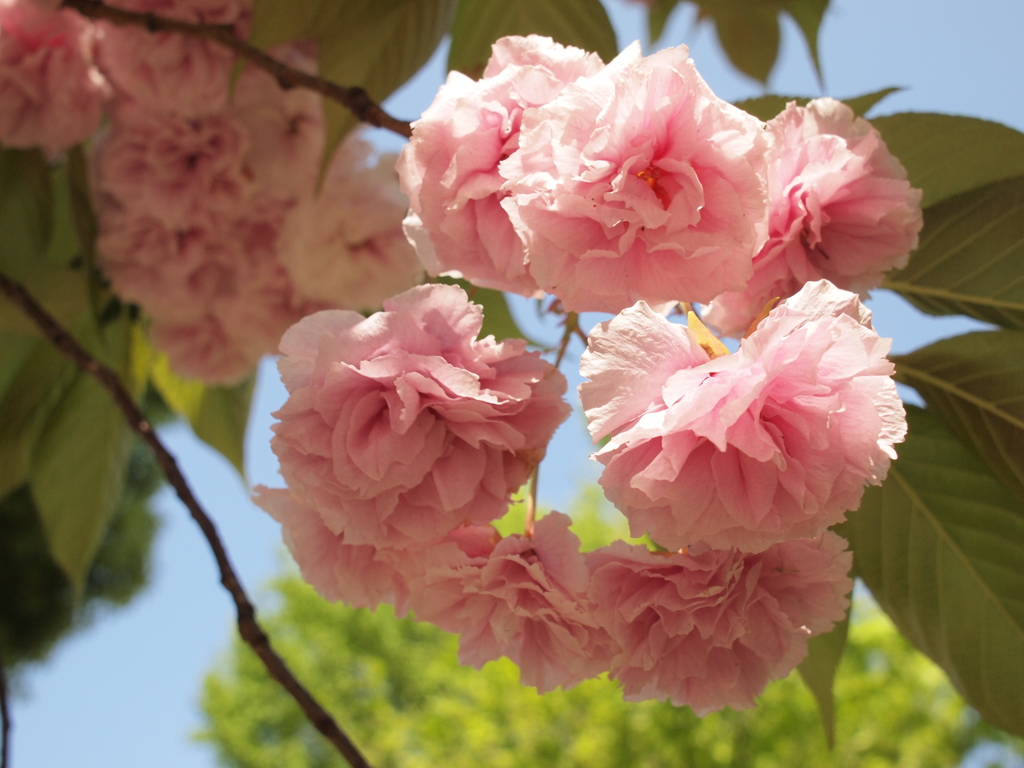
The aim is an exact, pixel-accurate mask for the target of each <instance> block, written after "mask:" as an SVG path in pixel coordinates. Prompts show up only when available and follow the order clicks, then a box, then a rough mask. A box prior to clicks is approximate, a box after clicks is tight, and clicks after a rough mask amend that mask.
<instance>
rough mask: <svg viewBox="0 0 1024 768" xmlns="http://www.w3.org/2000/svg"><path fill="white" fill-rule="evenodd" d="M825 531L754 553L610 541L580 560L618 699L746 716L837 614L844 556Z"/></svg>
mask: <svg viewBox="0 0 1024 768" xmlns="http://www.w3.org/2000/svg"><path fill="white" fill-rule="evenodd" d="M845 548H846V541H845V540H843V539H842V538H840V537H839V536H836V535H835V534H834V533H831V532H830V531H826V532H825V533H823V534H821V535H820V536H819V537H817V538H814V539H794V540H790V541H786V542H782V543H780V544H775V545H773V546H771V547H770V548H768V549H767V550H765V551H764V552H761V553H759V554H749V553H743V552H739V551H737V550H714V549H707V548H706V547H704V548H700V550H699V551H697V550H695V551H693V552H691V553H687V554H673V553H667V552H649V551H648V550H647V549H646V547H642V546H630V545H628V544H626V543H625V542H622V541H617V542H615V543H614V544H612V545H611V546H609V547H604V548H603V549H599V550H595V551H594V552H590V553H587V554H586V555H584V557H585V558H586V562H587V566H588V567H589V568H590V571H591V582H590V589H589V591H588V598H589V600H590V602H591V604H592V605H593V606H594V611H595V614H596V616H597V617H598V619H599V620H600V621H601V622H602V624H603V625H604V626H605V627H607V628H608V631H609V632H610V634H611V635H612V637H613V638H614V640H615V641H616V642H617V643H618V644H619V646H620V647H621V650H620V651H619V652H618V653H617V654H616V655H615V657H614V658H613V659H612V662H611V677H612V678H614V679H616V680H618V681H619V682H620V683H621V684H622V687H623V693H624V698H625V699H626V700H627V701H643V700H645V699H665V698H668V699H670V700H671V701H672V703H673V704H675V705H676V706H684V705H688V706H690V707H692V708H693V710H694V711H695V712H696V713H697V714H698V715H701V716H703V715H705V714H707V713H708V712H713V711H715V710H719V709H721V708H722V707H727V706H728V707H732V708H733V709H747V708H750V707H753V706H754V697H755V696H757V695H758V694H760V693H761V691H762V690H764V687H765V686H766V685H767V684H768V683H769V682H770V681H771V680H777V679H779V678H782V677H785V676H786V675H787V674H789V672H790V671H791V670H792V669H793V668H794V667H795V666H796V665H797V664H798V663H800V661H802V660H803V658H804V657H805V656H806V655H807V639H808V638H809V637H811V636H813V635H817V634H820V633H822V632H827V631H828V630H829V629H830V628H831V627H832V625H833V622H836V621H840V620H841V619H842V618H843V616H844V615H845V612H846V608H847V607H848V606H849V601H848V599H847V597H846V595H847V594H848V593H849V592H850V590H851V589H852V588H853V581H852V580H851V579H850V578H849V577H848V576H847V573H848V571H849V570H850V565H851V561H852V555H851V553H850V552H845V551H843V550H845Z"/></svg>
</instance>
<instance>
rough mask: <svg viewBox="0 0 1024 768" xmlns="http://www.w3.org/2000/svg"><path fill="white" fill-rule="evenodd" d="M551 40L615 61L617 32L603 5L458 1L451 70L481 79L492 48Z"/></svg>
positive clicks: (596, 1)
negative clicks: (521, 39) (518, 40)
mask: <svg viewBox="0 0 1024 768" xmlns="http://www.w3.org/2000/svg"><path fill="white" fill-rule="evenodd" d="M529 34H537V35H547V36H548V37H551V38H553V39H554V40H555V42H558V43H562V44H563V45H574V46H576V47H577V48H582V49H583V50H585V51H593V52H595V53H597V54H598V55H599V56H600V57H601V58H602V59H604V60H605V61H606V62H608V61H611V60H612V59H613V58H615V54H616V53H617V52H618V46H617V44H616V42H615V30H614V28H613V27H612V24H611V22H610V21H609V20H608V14H607V13H606V12H605V10H604V6H602V5H601V3H600V0H559V1H558V2H551V0H515V2H497V1H496V0H459V4H458V9H457V10H456V12H455V21H454V23H453V24H452V47H451V50H450V51H449V53H448V68H449V69H457V70H459V71H460V72H465V73H466V74H468V75H470V76H471V77H478V76H479V75H480V73H481V72H482V71H483V68H484V65H485V64H486V63H487V59H488V58H489V57H490V55H491V44H492V43H493V42H494V41H495V40H497V39H498V38H499V37H504V36H505V35H529Z"/></svg>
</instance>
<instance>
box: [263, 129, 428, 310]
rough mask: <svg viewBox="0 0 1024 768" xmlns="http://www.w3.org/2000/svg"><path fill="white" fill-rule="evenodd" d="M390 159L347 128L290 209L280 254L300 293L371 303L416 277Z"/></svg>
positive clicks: (344, 303) (354, 304)
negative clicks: (319, 176) (316, 184)
mask: <svg viewBox="0 0 1024 768" xmlns="http://www.w3.org/2000/svg"><path fill="white" fill-rule="evenodd" d="M394 162H395V157H394V155H381V156H379V157H374V156H373V147H372V146H371V145H370V144H369V143H368V142H367V141H365V140H364V139H363V138H361V137H360V136H359V135H358V134H353V135H351V136H349V137H348V138H346V139H345V141H344V142H343V143H342V144H340V145H339V146H338V148H337V150H336V151H335V154H334V157H333V158H332V160H331V165H330V167H329V168H328V170H327V173H326V175H325V177H324V180H323V183H322V185H321V189H320V192H319V194H318V196H317V197H316V198H315V199H306V200H303V201H302V202H300V204H299V205H298V207H297V208H296V209H295V210H294V211H293V212H292V213H291V214H290V216H289V217H288V226H287V227H286V229H285V232H284V233H283V234H282V241H281V252H280V258H281V261H282V263H283V264H284V265H285V266H286V267H287V268H288V272H289V273H290V275H291V277H292V280H294V282H295V285H296V286H297V288H298V290H299V291H301V292H302V294H303V295H304V296H308V297H310V298H315V299H319V300H322V301H328V302H331V303H332V304H333V305H335V306H338V307H343V308H346V309H356V310H366V309H378V308H379V307H380V305H381V302H383V301H384V299H386V298H387V297H388V296H393V295H395V294H396V293H401V292H402V291H404V290H406V289H408V288H411V287H412V286H414V285H416V284H417V283H418V282H419V281H420V279H421V278H422V275H423V266H422V265H421V264H420V261H419V259H418V258H417V257H416V251H415V250H413V247H412V246H411V245H410V244H409V242H408V241H407V240H406V239H405V235H404V234H403V233H402V219H403V218H404V216H405V212H406V210H407V209H408V206H409V201H408V200H407V199H406V197H405V195H403V194H402V193H401V191H400V190H399V188H398V177H397V176H396V174H395V172H394V170H393V168H394ZM310 189H312V185H311V187H310Z"/></svg>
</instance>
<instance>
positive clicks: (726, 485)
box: [580, 281, 906, 552]
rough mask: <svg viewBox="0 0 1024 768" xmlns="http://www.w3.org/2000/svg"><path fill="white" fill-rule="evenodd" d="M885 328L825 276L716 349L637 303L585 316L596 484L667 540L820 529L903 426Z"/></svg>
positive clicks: (715, 540) (743, 539)
mask: <svg viewBox="0 0 1024 768" xmlns="http://www.w3.org/2000/svg"><path fill="white" fill-rule="evenodd" d="M889 344H890V342H889V340H888V339H881V338H879V336H878V334H876V333H875V332H874V330H872V328H871V326H870V313H869V312H868V311H867V310H866V309H864V307H863V305H861V304H860V301H859V300H858V299H857V297H856V295H855V294H851V293H848V292H846V291H841V290H839V289H838V288H835V287H834V286H832V285H831V284H830V283H828V282H826V281H818V282H815V283H808V284H806V285H805V286H804V287H803V288H802V289H801V291H800V292H799V293H797V294H796V296H794V297H792V298H791V299H789V300H787V301H786V302H784V303H782V304H781V305H779V306H778V307H776V308H775V309H773V310H772V312H771V313H770V314H769V315H768V317H767V318H766V319H765V320H764V321H762V322H761V324H760V325H759V326H758V328H757V330H756V331H755V332H754V333H753V334H751V335H750V336H749V337H748V338H746V339H744V340H743V342H742V344H741V345H740V349H739V351H738V352H737V353H736V354H733V355H726V356H721V357H716V358H715V359H710V356H709V355H708V353H707V352H706V351H705V350H704V349H703V348H701V346H700V345H699V343H698V340H697V338H696V337H695V335H694V334H693V332H691V331H689V330H688V329H687V328H685V327H682V326H679V325H673V324H672V323H670V322H669V321H668V320H666V319H665V318H664V317H662V316H661V315H659V314H657V313H655V312H653V311H652V310H651V309H650V308H649V307H647V306H646V305H645V304H644V303H642V302H641V303H638V304H637V305H636V306H634V307H632V308H630V309H628V310H626V311H625V312H623V313H622V314H621V315H619V316H618V317H616V318H614V319H613V320H610V321H608V322H606V323H602V324H601V325H599V326H598V327H597V328H595V329H594V331H593V332H592V333H591V335H590V346H589V349H588V350H587V352H585V353H584V355H583V360H582V366H581V369H582V372H583V374H584V375H585V376H587V377H589V378H590V379H591V380H592V381H591V382H589V383H584V384H583V385H582V386H581V387H580V395H581V399H582V401H583V407H584V409H585V411H586V413H587V416H588V419H589V420H590V431H591V434H592V436H593V437H594V439H595V440H597V439H599V438H601V437H604V436H606V435H609V434H610V435H612V438H611V440H610V442H609V443H608V444H607V445H606V446H605V447H604V448H603V449H601V450H600V451H599V452H598V453H597V454H596V457H597V458H598V459H599V460H600V461H601V463H603V464H604V465H605V470H604V473H603V474H602V476H601V479H600V483H601V485H602V486H603V487H604V490H605V494H606V495H607V496H608V498H609V499H611V500H612V501H613V502H614V503H615V505H616V506H617V507H618V508H619V509H621V510H622V511H623V513H624V514H625V515H626V516H627V517H628V518H629V522H630V528H631V530H632V531H633V534H634V535H642V534H644V533H648V532H649V533H650V534H651V536H652V537H653V538H654V540H655V541H657V542H658V543H659V544H661V545H662V546H665V547H668V548H670V549H678V548H680V547H686V546H689V545H691V544H693V543H696V542H701V541H706V542H707V543H708V544H709V545H710V546H712V547H716V548H731V547H738V548H740V549H743V550H746V551H753V552H756V551H760V550H763V549H765V548H766V547H768V546H769V545H770V544H773V543H775V542H778V541H782V540H784V539H788V538H793V537H796V536H813V535H816V534H817V533H819V532H820V531H822V530H824V529H825V528H827V527H828V526H831V525H833V524H835V523H838V522H840V521H841V520H843V519H844V518H845V513H846V511H847V510H851V509H856V508H857V506H858V505H859V504H860V499H861V496H862V494H863V492H864V486H865V484H866V483H871V484H879V483H880V482H881V481H882V479H883V478H884V477H885V475H886V472H887V471H888V467H889V461H890V459H892V458H895V456H896V454H895V451H894V449H893V445H894V444H895V443H897V442H900V441H901V440H902V439H903V437H904V434H905V432H906V418H905V415H904V412H903V407H902V404H901V403H900V399H899V397H898V396H897V394H896V387H895V384H894V383H893V381H892V379H891V374H892V372H893V366H892V363H890V362H889V361H888V360H887V359H886V357H885V355H886V354H887V353H888V351H889Z"/></svg>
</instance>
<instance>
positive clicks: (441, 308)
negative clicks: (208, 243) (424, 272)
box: [272, 285, 569, 547]
mask: <svg viewBox="0 0 1024 768" xmlns="http://www.w3.org/2000/svg"><path fill="white" fill-rule="evenodd" d="M384 309H385V311H384V312H379V313H377V314H375V315H373V316H371V317H369V318H363V317H362V316H361V315H359V314H358V313H355V312H350V311H344V310H335V311H327V312H320V313H317V314H315V315H312V316H310V317H307V318H304V319H303V320H301V321H300V322H298V323H297V324H296V325H295V326H294V327H293V328H291V329H290V330H289V331H288V332H287V333H286V334H285V335H284V338H283V339H282V340H281V352H282V355H283V357H282V358H281V360H280V362H279V364H278V366H279V369H280V371H281V376H282V379H283V380H284V383H285V386H286V387H287V388H288V391H289V393H290V396H289V398H288V401H287V402H286V403H285V404H284V406H283V407H282V408H281V410H279V411H278V412H277V413H276V416H277V418H279V419H280V423H278V424H276V425H275V426H274V432H275V437H274V439H273V442H272V445H273V448H274V452H275V453H276V454H277V456H278V458H279V460H280V462H281V474H282V475H283V476H284V478H285V480H286V481H287V483H288V486H289V487H290V488H291V489H292V491H293V492H294V493H296V494H297V495H298V496H299V498H301V500H302V501H303V503H305V504H308V505H309V506H311V507H313V508H314V509H316V510H317V511H318V512H319V513H320V515H321V516H322V517H323V519H324V522H325V523H326V525H327V526H328V527H329V528H330V529H331V530H332V531H335V532H336V533H344V534H345V537H346V541H348V542H350V543H352V544H371V545H373V546H377V547H382V546H391V547H407V546H409V545H410V544H413V543H415V542H424V541H432V540H435V539H437V538H439V537H441V536H444V535H445V534H447V533H448V532H449V531H451V530H453V529H454V528H456V527H457V526H458V525H459V524H460V523H462V522H467V523H470V524H479V523H486V522H489V521H491V520H494V519H495V518H497V517H500V516H501V515H503V514H504V512H505V510H506V509H507V506H508V501H509V496H510V494H511V493H512V492H513V491H515V490H517V489H518V488H519V487H520V485H521V484H522V483H523V482H524V481H525V480H526V479H527V477H528V475H529V473H530V471H531V470H532V469H533V467H534V466H535V465H536V464H537V462H539V461H540V459H541V458H542V457H543V455H544V451H545V449H546V446H547V443H548V441H549V439H550V438H551V435H552V433H553V432H554V430H555V428H556V427H557V426H558V424H559V423H560V422H561V421H562V420H564V419H565V417H566V415H567V414H568V410H569V408H568V406H567V405H566V404H565V403H564V402H563V401H562V397H561V395H562V393H563V392H564V391H565V387H566V384H565V378H564V377H563V376H562V375H561V374H560V373H559V372H558V371H557V370H556V369H554V367H553V366H551V365H550V364H549V363H547V362H545V361H543V360H541V359H540V356H539V354H538V353H536V352H534V353H528V352H526V351H525V342H524V341H522V340H521V339H516V340H508V341H504V342H501V343H497V342H495V341H494V339H493V337H486V338H484V339H480V340H477V339H476V336H477V334H478V333H479V331H480V327H481V323H482V320H483V314H482V311H481V308H480V307H479V306H477V305H475V304H471V303H470V302H469V301H468V299H467V298H466V294H465V292H464V291H462V290H461V289H460V288H457V287H454V286H449V285H424V286H418V287H415V288H412V289H410V290H408V291H406V292H404V293H402V294H400V295H398V296H395V297H394V298H391V299H389V300H387V301H385V302H384Z"/></svg>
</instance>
